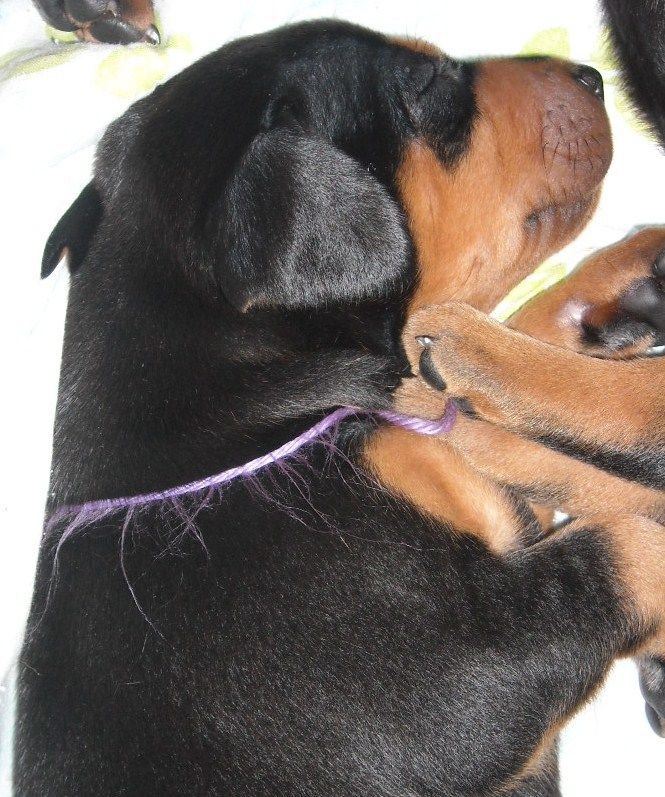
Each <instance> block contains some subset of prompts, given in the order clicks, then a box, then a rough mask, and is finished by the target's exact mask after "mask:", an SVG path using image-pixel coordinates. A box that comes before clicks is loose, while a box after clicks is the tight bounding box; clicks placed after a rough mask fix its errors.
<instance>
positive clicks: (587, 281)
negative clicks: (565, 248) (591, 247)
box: [508, 227, 665, 359]
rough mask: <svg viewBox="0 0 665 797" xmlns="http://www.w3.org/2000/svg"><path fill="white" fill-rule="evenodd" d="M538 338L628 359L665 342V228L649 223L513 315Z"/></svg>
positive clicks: (518, 325) (515, 325)
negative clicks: (651, 225)
mask: <svg viewBox="0 0 665 797" xmlns="http://www.w3.org/2000/svg"><path fill="white" fill-rule="evenodd" d="M508 325H509V326H510V327H512V328H514V329H518V330H520V331H521V332H524V333H526V334H527V335H530V336H532V337H535V338H538V339H539V340H542V341H545V342H546V343H550V344H552V345H554V346H558V347H561V348H567V349H572V350H574V351H578V352H581V353H584V354H589V355H592V356H594V357H604V358H612V359H626V358H629V357H636V356H638V355H641V354H644V353H645V352H646V351H647V350H648V349H649V348H650V347H652V346H655V345H660V344H661V343H664V342H665V227H646V228H644V229H642V230H639V231H638V232H636V233H633V234H632V235H630V236H628V237H626V238H624V239H623V240H621V241H619V242H617V243H616V244H613V245H612V246H609V247H607V248H606V249H602V250H600V251H598V252H595V253H594V254H592V255H591V256H590V257H588V258H587V259H586V260H585V261H583V262H582V263H581V264H580V265H579V266H578V268H577V269H576V270H575V271H574V272H573V273H572V274H571V275H570V276H569V277H568V278H567V279H566V280H563V281H562V282H560V283H558V284H557V285H555V286H554V287H552V288H550V289H549V290H547V291H544V292H543V293H542V294H540V295H539V296H536V297H535V298H534V299H532V300H531V301H530V302H529V303H528V304H526V305H524V307H522V308H521V309H520V310H518V311H517V313H515V315H513V316H512V318H510V319H509V321H508Z"/></svg>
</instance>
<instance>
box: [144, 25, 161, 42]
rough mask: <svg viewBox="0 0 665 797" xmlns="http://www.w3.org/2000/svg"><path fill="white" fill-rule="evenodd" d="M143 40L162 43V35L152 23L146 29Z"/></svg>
mask: <svg viewBox="0 0 665 797" xmlns="http://www.w3.org/2000/svg"><path fill="white" fill-rule="evenodd" d="M143 41H144V42H147V43H148V44H154V45H157V44H160V43H161V41H162V37H161V36H160V35H159V31H158V30H157V28H156V27H155V25H150V27H149V28H148V29H147V30H146V32H145V33H144V34H143Z"/></svg>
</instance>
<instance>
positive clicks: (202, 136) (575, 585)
mask: <svg viewBox="0 0 665 797" xmlns="http://www.w3.org/2000/svg"><path fill="white" fill-rule="evenodd" d="M473 79H474V68H473V66H472V65H470V64H459V63H456V62H453V61H448V60H446V59H434V58H432V57H431V56H427V55H423V54H417V53H415V52H412V51H410V50H407V49H405V48H403V47H400V46H398V45H397V44H394V43H390V42H388V41H386V40H385V39H384V38H383V37H382V36H379V35H378V34H374V33H371V32H369V31H366V30H363V29H360V28H357V27H354V26H351V25H346V24H343V23H338V22H317V23H311V24H303V25H297V26H294V27H289V28H284V29H280V30H278V31H274V32H272V33H269V34H265V35H261V36H257V37H254V38H250V39H244V40H241V41H237V42H234V43H232V44H230V45H227V46H226V47H224V48H222V49H221V50H220V51H219V52H218V53H215V54H213V55H211V56H209V57H207V58H205V59H203V60H202V61H200V62H199V63H198V64H195V65H194V66H192V67H191V68H190V69H188V70H186V71H185V72H183V73H182V74H181V75H179V76H178V77H176V78H174V79H173V80H171V81H169V82H168V83H167V84H165V85H164V86H162V87H160V88H159V89H158V90H157V91H155V92H154V94H153V95H151V96H150V97H148V98H146V99H144V100H142V101H140V102H139V103H137V104H136V105H135V106H133V107H132V108H131V109H130V110H129V111H128V112H127V113H126V114H125V115H124V116H123V117H122V118H121V119H120V120H118V121H117V122H116V123H114V124H113V125H112V126H111V127H110V128H109V131H108V132H107V134H106V135H105V137H104V140H103V141H102V144H101V146H100V148H99V154H98V161H97V169H96V174H95V179H94V183H93V185H94V188H92V189H88V195H90V192H91V191H94V194H92V196H99V198H100V203H101V210H102V212H101V217H99V218H97V214H95V216H94V220H95V223H94V224H85V225H84V227H83V228H82V229H83V231H84V232H86V233H87V237H88V238H89V240H86V241H85V248H86V249H87V254H86V255H85V257H84V258H83V262H82V263H81V264H80V266H79V267H78V268H76V269H75V271H74V273H73V274H72V278H71V290H70V300H69V308H68V315H67V325H66V335H65V345H64V353H63V365H62V377H61V386H60V400H59V405H58V411H57V419H56V425H55V438H54V460H53V476H52V485H51V493H50V496H49V509H53V508H55V507H57V506H60V505H62V504H64V503H68V502H75V501H81V500H87V499H91V498H97V497H111V496H117V495H123V494H133V493H138V492H143V491H146V490H150V489H163V488H165V487H167V486H170V485H175V484H180V483H183V482H186V481H189V480H191V479H193V478H196V477H200V476H202V475H207V474H211V473H215V472H219V471H221V470H222V469H224V468H226V467H229V466H232V465H238V464H241V463H243V462H245V461H247V460H248V459H249V458H251V457H253V456H256V455H258V454H263V453H265V452H266V451H269V450H271V449H273V448H274V447H275V446H276V445H278V444H279V443H282V442H284V441H285V440H287V439H289V438H291V437H292V436H293V435H294V434H296V433H297V432H299V431H301V430H303V429H304V428H306V427H307V426H309V425H310V424H311V423H312V422H313V421H314V420H316V419H317V418H320V417H321V416H322V415H323V414H325V413H326V412H328V411H329V410H330V409H332V408H335V407H338V406H340V405H345V404H353V405H356V406H359V407H368V408H381V407H389V406H390V401H391V394H392V391H393V389H394V387H395V386H396V385H397V384H398V382H399V380H400V379H401V378H402V376H403V375H404V374H405V372H406V365H405V359H404V356H403V352H402V350H401V347H400V344H399V332H400V329H401V326H402V323H403V316H404V312H405V306H406V303H407V302H408V298H409V292H410V290H411V288H412V285H413V283H414V279H415V277H414V266H413V257H412V251H411V248H412V247H411V242H410V239H409V236H408V234H407V231H406V226H405V223H404V219H403V218H402V209H401V207H400V205H399V201H398V199H397V193H396V189H395V170H396V168H397V164H398V163H399V157H400V153H401V152H402V151H403V148H404V146H405V145H406V143H408V142H409V141H410V140H411V138H412V137H413V136H414V135H423V136H427V137H428V139H429V141H430V143H431V144H432V146H433V147H434V148H435V149H436V151H437V152H438V154H439V156H440V157H441V159H442V160H443V161H444V162H445V163H447V164H449V165H451V166H453V165H454V163H455V162H456V160H458V159H459V158H461V157H463V154H464V151H465V147H466V146H468V140H469V131H470V130H471V127H472V125H473V120H474V114H475V107H474V99H473ZM80 210H81V208H79V207H77V206H76V205H75V206H74V208H73V210H72V213H73V214H74V215H75V216H79V217H80V212H79V211H80ZM84 218H85V216H84ZM65 219H66V221H65V222H63V224H64V225H65V226H64V227H61V228H60V229H67V230H72V231H73V230H79V228H78V227H76V226H75V225H74V224H73V223H72V222H73V221H74V218H73V217H72V216H71V215H69V216H66V217H65ZM57 229H58V228H56V230H57ZM77 234H78V232H77ZM62 243H63V242H62V241H61V240H60V235H58V236H56V241H55V244H56V246H55V248H56V249H57V248H58V247H61V246H62ZM69 243H70V245H71V241H70V242H69ZM76 251H81V252H82V251H83V246H82V244H81V245H80V246H79V248H77V250H76ZM47 264H48V266H47V271H48V270H49V269H50V268H51V266H52V264H53V257H48V258H47ZM74 265H75V266H78V263H77V262H75V263H74ZM371 428H372V424H371V423H370V422H369V421H352V422H350V423H348V424H345V425H344V427H343V428H342V429H341V430H340V431H339V433H338V435H337V438H336V441H335V443H336V446H337V449H336V453H333V454H332V455H331V454H330V451H329V450H328V449H327V448H326V447H323V446H317V445H314V446H311V447H310V448H309V449H308V450H307V452H306V454H305V455H304V456H303V457H302V458H301V459H300V460H299V462H298V463H297V464H295V465H294V466H293V470H292V471H291V472H284V471H282V470H273V471H269V472H268V473H267V474H265V475H264V476H262V477H261V478H260V479H259V480H258V482H257V483H254V484H235V485H233V486H231V487H230V488H229V489H228V491H227V492H226V494H225V495H224V497H223V499H222V500H221V501H219V502H216V503H214V504H213V505H212V506H211V507H209V508H208V509H206V510H205V511H203V512H201V514H200V515H199V517H198V519H197V522H198V529H199V531H200V534H201V537H202V538H203V540H204V542H205V548H204V547H203V546H202V545H201V544H200V542H199V541H198V540H197V539H195V538H194V537H192V536H190V535H187V534H185V535H184V536H179V533H178V532H179V531H180V529H178V528H173V527H171V526H170V525H169V523H168V519H165V518H164V517H163V516H162V515H161V514H159V513H158V512H152V511H147V512H144V513H142V514H141V515H140V517H139V518H138V519H137V521H136V524H135V525H134V526H130V528H129V531H128V532H127V533H126V534H124V535H121V534H120V528H121V526H122V518H115V519H111V520H107V521H105V522H104V523H99V524H97V525H96V526H95V527H92V528H88V529H86V530H85V532H84V533H82V534H80V535H78V536H77V537H74V538H72V539H71V540H70V541H69V542H67V543H66V544H65V545H64V546H63V548H62V550H61V551H60V556H59V562H58V568H57V579H56V580H53V579H52V576H53V546H54V542H55V540H56V539H57V534H56V535H54V537H53V538H49V539H46V540H45V541H44V544H43V547H42V552H41V556H40V561H39V566H38V574H37V581H36V588H35V598H34V604H33V610H32V615H31V619H30V621H29V626H28V633H27V637H26V642H25V645H24V649H23V651H22V654H21V668H20V676H19V680H20V683H19V692H20V695H19V706H18V724H17V733H16V793H17V795H40V797H48V796H49V795H67V796H68V797H74V795H96V796H100V797H101V796H102V795H109V796H110V795H114V796H115V795H120V794H125V795H141V797H149V795H159V796H160V797H164V795H182V794H187V795H195V794H196V795H229V796H231V795H233V797H241V796H242V795H247V796H249V795H254V796H256V797H259V796H264V795H265V796H267V795H275V797H295V796H296V795H303V797H304V795H307V797H333V795H334V796H335V797H337V796H338V795H340V796H341V795H349V796H350V795H357V796H358V797H361V796H362V797H366V795H372V796H373V797H382V796H384V795H385V797H388V795H395V794H399V795H423V797H424V796H425V795H440V796H441V797H458V796H459V795H484V794H488V793H490V792H491V791H492V790H496V789H497V788H498V787H499V786H501V785H502V784H505V783H506V782H508V781H509V779H510V778H512V777H514V776H515V775H516V774H517V773H518V772H519V771H520V770H521V768H522V767H523V766H524V765H525V764H526V763H527V760H528V759H529V757H530V756H531V755H532V753H533V752H534V751H535V749H536V747H537V745H538V744H539V742H540V740H541V738H542V736H543V734H545V733H546V732H547V730H548V729H549V728H550V727H551V726H552V725H553V723H555V722H557V721H559V720H560V719H562V718H563V717H565V716H566V715H567V714H568V713H569V712H570V711H572V710H573V709H574V708H575V707H576V706H578V705H579V704H580V702H581V701H582V700H584V699H585V698H586V697H587V696H588V695H589V694H590V692H591V691H592V690H593V689H594V688H595V687H596V685H597V684H598V683H599V681H600V679H601V678H602V677H603V675H604V673H605V672H606V670H607V668H608V667H609V665H610V663H611V661H612V658H613V657H614V655H616V654H618V653H621V652H626V651H628V650H629V649H630V648H631V647H632V645H634V644H635V642H636V641H637V640H638V638H640V634H641V633H643V632H644V631H645V629H641V628H639V627H638V626H637V625H636V624H635V623H632V622H631V618H629V617H626V615H625V612H624V610H623V608H622V605H621V601H620V599H619V595H618V593H617V588H616V579H615V574H614V571H613V567H612V564H611V561H612V560H611V555H610V552H609V551H608V550H606V549H605V547H604V545H603V544H602V541H601V538H600V536H599V535H597V534H595V533H594V532H593V530H590V531H589V532H582V533H580V534H577V535H574V536H572V537H570V538H565V539H558V540H557V539H552V540H547V541H544V542H542V543H540V544H538V545H536V546H534V547H531V548H526V549H524V550H518V551H515V552H514V553H512V554H510V555H508V556H506V557H502V558H500V557H498V556H495V555H493V554H492V553H490V552H489V551H488V550H487V549H485V548H484V547H482V546H481V545H480V543H479V542H477V541H474V540H473V539H472V538H471V537H467V536H465V535H464V534H457V535H453V534H449V533H447V531H449V530H447V529H445V528H442V527H441V526H440V525H437V524H436V523H435V522H434V521H433V520H432V519H431V518H428V517H425V516H424V515H421V514H419V513H418V512H417V511H416V510H415V509H414V508H412V507H410V506H408V505H407V504H406V503H404V502H403V501H400V500H397V499H395V498H393V497H391V496H390V495H389V494H387V493H386V492H385V491H384V490H382V489H381V488H379V486H378V485H377V484H376V483H375V482H374V480H373V478H372V477H371V475H369V474H367V473H366V472H364V471H363V468H362V465H361V463H360V460H359V456H358V452H359V451H360V449H361V447H362V443H363V440H364V438H365V435H366V434H368V433H369V432H370V431H371ZM515 500H517V499H515ZM522 514H523V517H524V523H525V527H526V526H528V525H529V523H531V520H532V519H531V517H530V515H529V513H528V512H526V511H524V512H523V513H522ZM121 540H122V541H123V542H122V552H121V550H120V547H121ZM121 553H122V557H121ZM121 565H122V566H121ZM130 586H131V588H132V590H133V594H132V592H131V591H130V588H129V587H130ZM134 599H136V601H137V602H138V604H139V605H140V607H141V609H142V611H143V612H144V613H145V615H146V616H147V618H148V619H149V621H150V622H146V619H145V617H144V616H143V614H142V613H141V612H140V611H139V609H138V608H137V605H136V603H135V600H134ZM555 774H556V760H555V758H552V760H551V761H549V762H548V764H547V767H546V768H545V769H544V770H543V772H542V774H539V775H537V776H535V777H534V778H532V779H531V780H530V781H529V782H528V783H525V784H523V786H521V787H519V788H517V790H516V791H515V792H514V797H518V795H522V797H526V796H527V795H528V796H529V797H547V796H548V795H556V794H557V787H556V785H555V782H554V781H555Z"/></svg>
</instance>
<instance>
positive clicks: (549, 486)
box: [447, 416, 665, 522]
mask: <svg viewBox="0 0 665 797" xmlns="http://www.w3.org/2000/svg"><path fill="white" fill-rule="evenodd" d="M447 440H448V441H449V442H450V443H452V444H453V445H455V446H456V447H457V448H458V449H459V450H460V451H461V452H462V453H463V454H464V456H465V458H466V459H467V461H468V462H469V463H470V464H471V465H472V466H473V467H474V468H475V469H476V470H478V471H480V472H481V473H483V474H484V475H485V476H488V477H489V478H491V479H493V480H495V481H497V482H499V483H500V484H503V485H507V486H509V487H511V488H512V489H513V490H516V491H517V492H518V493H519V494H520V495H522V496H523V497H524V498H526V499H528V500H529V501H531V502H533V503H535V504H538V505H541V506H543V507H549V508H551V509H560V510H562V511H564V512H566V513H567V514H568V515H571V516H573V517H579V516H581V515H589V514H596V513H600V512H609V513H617V514H637V515H643V516H644V517H648V518H651V519H652V520H656V521H658V522H663V521H665V492H663V491H662V490H659V489H655V488H651V487H647V486H645V485H642V484H638V483H635V482H631V481H627V480H626V479H622V478H619V477H618V476H613V475H612V474H610V473H606V472H605V471H602V470H599V469H598V468H596V467H594V466H593V465H589V464H587V463H585V462H582V461H580V460H576V459H573V458H571V457H569V456H566V455H565V454H562V453H560V452H558V451H554V450H552V449H550V448H547V447H546V446H543V445H541V444H539V443H536V442H534V441H533V440H528V439H526V438H524V437H520V436H519V435H516V434H514V433H513V432H509V431H507V430H506V429H502V428H500V427H498V426H494V425H493V424H490V423H487V422H486V421H481V420H478V419H473V418H468V417H465V416H460V417H459V418H458V420H457V422H456V424H455V426H454V427H453V429H452V431H451V432H450V433H449V434H448V436H447Z"/></svg>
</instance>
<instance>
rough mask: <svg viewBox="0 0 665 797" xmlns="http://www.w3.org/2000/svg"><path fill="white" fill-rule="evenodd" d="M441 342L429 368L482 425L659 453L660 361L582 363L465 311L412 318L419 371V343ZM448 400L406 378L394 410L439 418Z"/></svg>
mask: <svg viewBox="0 0 665 797" xmlns="http://www.w3.org/2000/svg"><path fill="white" fill-rule="evenodd" d="M422 335H427V336H429V337H432V338H435V343H434V346H433V348H432V357H433V361H434V363H435V365H436V367H437V369H438V371H439V373H440V374H441V375H442V376H443V378H444V379H445V380H446V383H447V385H448V390H449V393H450V395H452V396H464V397H466V398H468V399H469V400H470V401H471V402H472V404H473V406H474V407H475V408H476V410H477V411H478V413H479V415H480V416H481V417H482V418H483V419H484V420H488V421H491V422H493V423H495V424H497V425H499V426H502V427H505V428H508V429H511V430H513V431H515V432H517V433H518V434H523V435H526V436H529V435H538V434H542V433H543V432H546V433H548V434H563V435H565V436H567V437H573V438H576V439H578V440H579V442H580V443H581V444H582V443H585V442H586V443H587V444H588V445H589V446H591V445H593V446H598V445H604V446H609V447H612V448H621V447H624V448H625V447H629V446H635V445H638V444H640V445H644V441H648V440H654V441H655V443H654V444H655V445H660V446H662V436H663V416H664V414H665V406H663V405H664V403H665V369H664V368H663V366H662V363H660V362H659V361H658V359H652V358H650V359H639V360H626V361H618V362H615V361H611V360H601V359H598V358H595V357H586V356H584V355H581V354H577V353H576V352H572V351H568V350H566V349H560V348H556V347H554V346H550V345H548V344H545V343H541V342H540V341H537V340H535V339H533V338H530V337H528V336H527V335H522V334H520V333H517V332H515V331H514V330H510V329H507V328H506V327H504V326H503V325H501V324H499V323H497V322H496V321H493V320H491V319H490V318H488V317H487V316H485V315H483V314H482V313H479V312H477V311H476V310H474V309H473V308H471V307H468V306H466V305H461V304H446V305H440V306H437V305H433V306H431V307H429V308H425V309H424V310H421V311H420V312H419V313H417V314H415V315H413V316H411V318H410V319H409V320H408V322H407V324H406V327H405V330H404V333H403V342H404V346H405V349H406V352H407V354H408V356H409V360H410V362H411V364H412V368H413V369H414V373H418V358H419V356H420V353H421V349H420V347H419V346H418V344H417V342H416V337H417V336H422ZM446 399H447V395H446V394H443V393H440V392H438V391H435V390H433V389H432V388H430V387H429V386H428V385H427V384H426V383H425V382H424V381H423V380H421V379H409V380H405V382H404V384H403V385H402V386H401V387H400V388H399V389H398V391H396V393H395V403H396V406H397V407H398V408H399V409H401V410H403V411H405V412H410V413H412V414H415V415H423V416H424V417H430V418H438V417H440V416H441V413H442V412H443V408H444V406H445V402H446Z"/></svg>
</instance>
